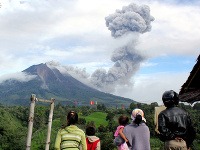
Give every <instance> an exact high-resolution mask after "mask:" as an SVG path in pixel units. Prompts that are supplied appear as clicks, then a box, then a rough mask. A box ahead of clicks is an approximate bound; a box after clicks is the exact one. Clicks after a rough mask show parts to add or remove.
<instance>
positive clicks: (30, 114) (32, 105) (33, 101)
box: [26, 94, 36, 150]
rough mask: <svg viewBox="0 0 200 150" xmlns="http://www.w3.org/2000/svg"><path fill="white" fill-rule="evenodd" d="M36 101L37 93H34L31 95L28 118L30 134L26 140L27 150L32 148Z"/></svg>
mask: <svg viewBox="0 0 200 150" xmlns="http://www.w3.org/2000/svg"><path fill="white" fill-rule="evenodd" d="M35 101H36V95H35V94H32V95H31V105H30V112H29V119H28V135H27V141H26V150H30V148H31V138H32V131H33V119H34V108H35Z"/></svg>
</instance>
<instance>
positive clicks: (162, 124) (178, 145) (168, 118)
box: [158, 90, 196, 150]
mask: <svg viewBox="0 0 200 150" xmlns="http://www.w3.org/2000/svg"><path fill="white" fill-rule="evenodd" d="M162 101H163V103H164V105H165V106H166V109H165V110H163V111H161V112H160V114H159V115H158V131H159V132H160V135H159V138H160V140H161V141H163V142H164V149H165V150H171V149H173V150H187V149H189V147H190V146H191V144H192V142H193V140H194V138H195V134H196V133H195V130H194V128H193V126H192V122H191V119H190V116H189V114H188V113H187V112H186V111H185V110H183V109H181V108H179V107H178V104H179V97H178V94H177V93H176V92H175V91H173V90H169V91H165V92H164V93H163V95H162Z"/></svg>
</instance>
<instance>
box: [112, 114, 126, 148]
mask: <svg viewBox="0 0 200 150" xmlns="http://www.w3.org/2000/svg"><path fill="white" fill-rule="evenodd" d="M128 122H129V118H128V117H127V116H124V115H122V116H119V118H118V123H119V126H118V127H117V129H116V131H115V133H114V137H115V140H116V137H117V136H120V137H119V138H120V139H121V140H120V141H119V144H118V142H115V140H114V143H115V145H117V149H118V150H129V148H128V145H127V143H128V139H127V138H126V137H125V135H124V133H123V130H124V127H125V126H126V125H127V124H128Z"/></svg>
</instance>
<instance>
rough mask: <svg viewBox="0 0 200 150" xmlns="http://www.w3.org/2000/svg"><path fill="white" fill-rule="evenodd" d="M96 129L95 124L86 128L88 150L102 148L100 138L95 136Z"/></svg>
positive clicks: (99, 149)
mask: <svg viewBox="0 0 200 150" xmlns="http://www.w3.org/2000/svg"><path fill="white" fill-rule="evenodd" d="M95 133H96V130H95V128H94V127H93V126H88V127H87V128H86V135H87V137H86V143H87V150H101V144H100V139H99V138H98V137H97V136H95Z"/></svg>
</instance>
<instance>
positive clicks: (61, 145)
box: [54, 111, 87, 150]
mask: <svg viewBox="0 0 200 150" xmlns="http://www.w3.org/2000/svg"><path fill="white" fill-rule="evenodd" d="M77 122H78V114H77V113H76V112H75V111H70V112H69V113H68V114H67V126H66V127H64V128H61V129H60V130H59V131H58V133H57V136H56V140H55V146H54V148H55V150H61V149H62V150H68V149H73V150H79V149H81V150H87V145H86V136H85V133H84V131H83V130H81V129H79V128H78V127H77V126H76V123H77Z"/></svg>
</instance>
